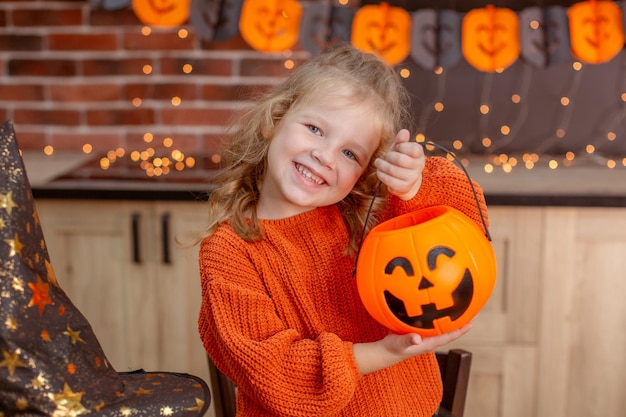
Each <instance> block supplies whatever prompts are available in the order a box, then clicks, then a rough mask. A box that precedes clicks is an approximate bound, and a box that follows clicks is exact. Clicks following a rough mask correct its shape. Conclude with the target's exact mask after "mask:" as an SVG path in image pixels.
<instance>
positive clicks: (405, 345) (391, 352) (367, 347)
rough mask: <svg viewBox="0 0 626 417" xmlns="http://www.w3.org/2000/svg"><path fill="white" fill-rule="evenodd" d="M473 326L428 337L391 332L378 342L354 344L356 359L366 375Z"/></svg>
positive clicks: (448, 341) (429, 349)
mask: <svg viewBox="0 0 626 417" xmlns="http://www.w3.org/2000/svg"><path fill="white" fill-rule="evenodd" d="M471 327H472V325H471V324H466V325H465V326H463V327H461V328H460V329H458V330H454V331H452V332H450V333H445V334H442V335H439V336H433V337H426V338H422V337H421V336H420V335H418V334H415V333H409V334H389V335H387V336H385V337H384V338H383V339H381V340H379V341H377V342H371V343H355V344H354V345H352V350H353V352H354V359H355V361H356V364H357V366H358V367H359V371H360V372H361V374H363V375H366V374H369V373H371V372H375V371H378V370H380V369H384V368H388V367H390V366H392V365H395V364H397V363H398V362H402V361H403V360H405V359H409V358H412V357H413V356H417V355H421V354H423V353H427V352H432V351H434V350H436V349H437V348H439V347H441V346H443V345H445V344H448V343H450V342H452V341H453V340H456V339H458V338H459V337H461V336H463V335H464V334H465V333H467V332H468V331H469V330H470V329H471Z"/></svg>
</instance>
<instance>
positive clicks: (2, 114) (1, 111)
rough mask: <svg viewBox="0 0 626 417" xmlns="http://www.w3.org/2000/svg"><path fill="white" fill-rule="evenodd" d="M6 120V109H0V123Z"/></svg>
mask: <svg viewBox="0 0 626 417" xmlns="http://www.w3.org/2000/svg"><path fill="white" fill-rule="evenodd" d="M7 119H8V116H7V111H6V109H4V108H2V107H0V120H1V121H5V120H7Z"/></svg>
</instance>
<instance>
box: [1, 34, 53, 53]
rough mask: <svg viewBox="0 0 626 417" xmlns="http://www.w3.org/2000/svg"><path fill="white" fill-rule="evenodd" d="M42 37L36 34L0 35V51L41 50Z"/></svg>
mask: <svg viewBox="0 0 626 417" xmlns="http://www.w3.org/2000/svg"><path fill="white" fill-rule="evenodd" d="M42 49H43V39H42V37H41V36H38V35H0V51H2V52H7V51H41V50H42Z"/></svg>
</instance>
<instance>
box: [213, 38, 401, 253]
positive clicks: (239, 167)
mask: <svg viewBox="0 0 626 417" xmlns="http://www.w3.org/2000/svg"><path fill="white" fill-rule="evenodd" d="M337 91H348V92H349V94H350V96H349V97H348V98H349V99H350V100H351V101H352V102H354V103H357V104H359V105H360V104H364V105H366V106H370V107H369V108H371V109H373V110H374V114H377V117H378V122H379V123H378V124H379V126H380V127H381V140H380V144H379V146H378V148H377V149H376V151H375V153H374V155H373V157H372V158H371V160H370V161H369V163H368V166H367V168H366V169H365V171H364V173H363V174H362V175H361V177H360V178H359V180H358V181H357V183H356V184H355V186H354V188H353V189H352V191H351V192H350V193H349V194H348V196H346V197H345V198H344V199H343V200H342V201H340V202H339V203H338V205H339V208H340V211H341V213H342V216H343V218H344V220H345V223H346V225H347V227H348V230H349V232H350V235H351V236H352V239H351V242H350V245H349V248H347V250H348V251H350V252H352V251H355V250H356V248H357V247H358V244H359V240H360V236H361V233H362V232H363V231H364V230H365V231H367V230H369V229H370V228H371V227H373V225H374V224H375V223H376V221H377V220H376V219H377V217H376V213H377V212H378V211H379V210H380V208H381V207H382V204H383V203H384V196H385V194H386V192H385V190H384V189H383V190H381V193H380V194H379V196H378V197H376V199H375V201H373V202H372V196H373V194H374V190H375V189H376V187H377V185H378V179H377V177H376V169H375V167H374V166H373V161H374V160H375V159H376V158H377V157H380V156H382V155H383V154H384V153H385V152H386V151H387V150H388V149H389V147H390V146H391V145H392V143H393V141H394V139H395V136H396V134H397V132H398V131H399V130H400V129H401V128H407V127H408V126H407V125H408V122H409V108H410V98H409V94H408V92H407V91H406V89H405V88H404V86H403V85H402V82H401V81H400V78H399V76H398V74H397V73H396V72H395V70H394V69H393V68H392V67H390V66H389V65H388V64H386V63H385V62H384V61H382V60H381V59H380V58H378V57H377V56H375V55H373V54H370V53H365V52H362V51H360V50H358V49H356V48H354V47H352V46H350V45H340V46H337V47H335V48H333V49H330V50H328V51H325V52H324V53H322V54H320V55H317V56H315V57H313V58H312V59H310V60H308V61H307V62H305V63H304V64H303V65H302V66H301V67H299V68H298V69H296V70H295V71H294V72H293V74H292V75H291V76H290V77H289V78H288V79H287V80H285V81H284V82H283V83H282V84H280V85H278V86H276V87H275V88H273V89H272V90H271V91H269V92H268V93H267V94H266V95H265V96H263V97H262V98H261V99H260V100H259V101H258V102H257V103H256V105H255V106H254V107H253V108H252V109H250V110H249V111H248V112H247V113H245V114H244V115H243V117H242V119H241V120H240V122H239V123H238V127H237V128H236V130H235V131H234V133H233V134H232V136H231V137H230V138H229V139H228V142H227V147H226V149H225V151H224V155H223V157H224V162H225V163H226V168H225V169H224V170H222V171H220V172H219V173H218V174H217V175H216V176H215V177H214V178H212V179H211V182H212V183H213V184H215V189H213V190H212V191H211V193H210V195H209V211H210V212H209V224H208V227H207V229H206V233H205V236H210V235H211V234H212V233H213V232H214V231H215V230H216V229H217V227H218V226H219V224H220V223H222V222H223V221H226V220H230V221H231V225H232V227H233V230H235V232H236V233H237V234H238V235H239V236H240V237H241V238H243V239H245V240H248V241H254V240H259V239H262V234H261V230H260V227H259V222H258V218H257V215H256V205H257V202H258V199H259V188H258V186H259V184H260V183H261V182H262V181H263V179H264V177H265V174H266V172H267V153H268V148H269V145H270V143H271V141H272V138H273V136H274V132H275V130H276V128H277V126H278V125H279V123H280V122H281V120H282V119H283V117H285V115H286V114H287V113H288V112H289V111H290V110H292V109H294V108H295V107H296V106H300V105H302V104H303V103H306V102H307V100H309V99H310V98H311V97H313V96H315V97H319V95H320V94H322V95H324V94H328V95H332V94H337ZM370 204H371V205H372V214H371V215H370V217H369V220H368V221H367V223H368V224H367V225H366V224H365V222H366V218H367V212H368V210H369V208H370Z"/></svg>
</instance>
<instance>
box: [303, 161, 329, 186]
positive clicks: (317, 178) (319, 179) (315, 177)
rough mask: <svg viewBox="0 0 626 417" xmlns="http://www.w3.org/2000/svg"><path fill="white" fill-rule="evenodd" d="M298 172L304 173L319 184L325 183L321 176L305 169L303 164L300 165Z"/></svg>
mask: <svg viewBox="0 0 626 417" xmlns="http://www.w3.org/2000/svg"><path fill="white" fill-rule="evenodd" d="M298 172H299V173H300V174H302V175H303V176H304V177H305V178H307V179H309V180H311V181H313V182H314V183H316V184H317V185H322V184H323V183H324V181H323V180H322V179H321V178H319V177H317V176H314V175H313V174H312V173H310V172H309V171H307V170H305V169H304V167H302V165H298Z"/></svg>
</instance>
